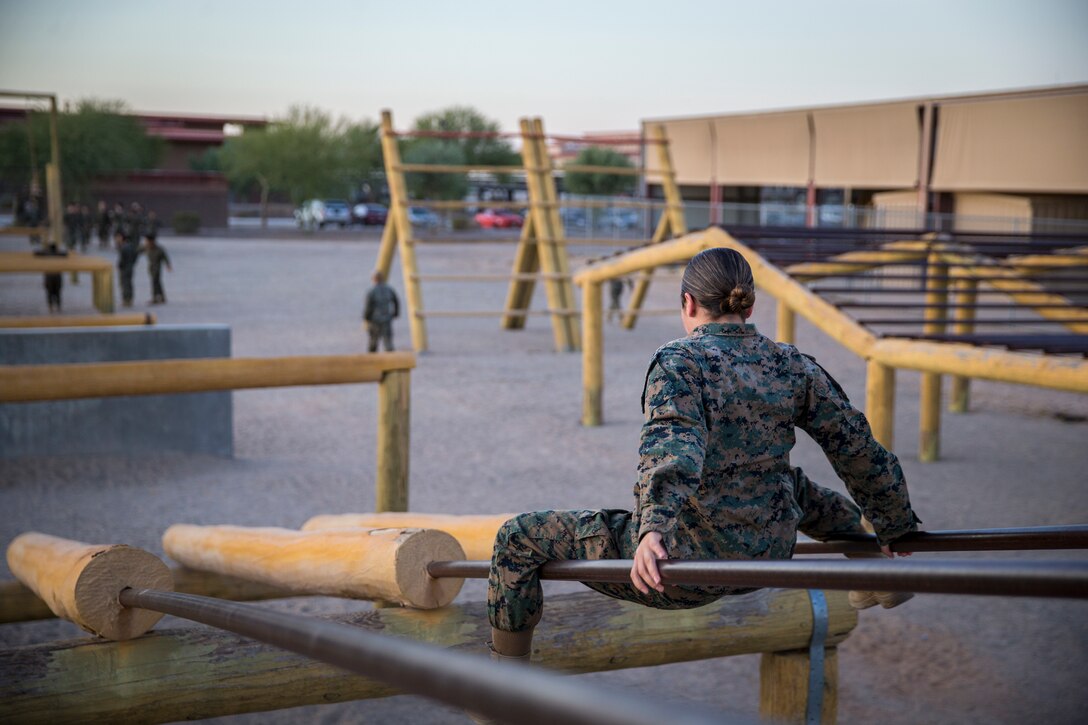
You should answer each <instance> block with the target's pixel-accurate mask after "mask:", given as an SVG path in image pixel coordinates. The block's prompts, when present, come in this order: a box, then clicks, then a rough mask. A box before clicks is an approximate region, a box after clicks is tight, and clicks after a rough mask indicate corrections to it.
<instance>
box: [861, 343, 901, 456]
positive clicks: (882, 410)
mask: <svg viewBox="0 0 1088 725" xmlns="http://www.w3.org/2000/svg"><path fill="white" fill-rule="evenodd" d="M866 368H867V375H866V378H865V417H866V418H868V420H869V426H870V427H871V428H872V431H873V437H874V438H876V440H877V442H878V443H880V444H881V445H882V446H884V447H885V448H887V449H888V450H889V451H890V450H892V444H893V443H894V441H895V368H891V367H888V366H887V365H881V364H880V363H879V362H877V361H875V360H870V361H869V362H868V363H867V366H866Z"/></svg>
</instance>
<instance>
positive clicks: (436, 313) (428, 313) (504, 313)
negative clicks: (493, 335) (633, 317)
mask: <svg viewBox="0 0 1088 725" xmlns="http://www.w3.org/2000/svg"><path fill="white" fill-rule="evenodd" d="M580 314H582V313H581V312H580V311H579V310H563V309H558V310H417V311H416V316H417V317H527V316H533V315H566V316H576V315H580Z"/></svg>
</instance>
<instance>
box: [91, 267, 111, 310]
mask: <svg viewBox="0 0 1088 725" xmlns="http://www.w3.org/2000/svg"><path fill="white" fill-rule="evenodd" d="M91 285H92V289H93V294H94V306H95V309H97V310H98V311H99V312H101V313H102V314H105V315H109V314H113V309H114V307H113V268H112V267H111V268H110V269H100V270H96V271H95V272H94V273H93V275H92V277H91Z"/></svg>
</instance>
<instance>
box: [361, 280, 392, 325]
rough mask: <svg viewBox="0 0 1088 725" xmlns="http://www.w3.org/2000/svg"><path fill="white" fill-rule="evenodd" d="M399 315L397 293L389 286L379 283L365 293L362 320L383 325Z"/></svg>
mask: <svg viewBox="0 0 1088 725" xmlns="http://www.w3.org/2000/svg"><path fill="white" fill-rule="evenodd" d="M398 315H400V303H399V302H398V301H397V293H396V292H394V291H393V288H392V287H390V286H389V285H387V284H385V283H384V282H381V283H379V284H376V285H374V286H373V287H371V288H370V291H369V292H367V293H366V305H365V306H364V307H363V319H364V320H366V321H367V322H373V323H376V324H383V323H386V322H389V321H390V320H392V319H393V318H394V317H397V316H398Z"/></svg>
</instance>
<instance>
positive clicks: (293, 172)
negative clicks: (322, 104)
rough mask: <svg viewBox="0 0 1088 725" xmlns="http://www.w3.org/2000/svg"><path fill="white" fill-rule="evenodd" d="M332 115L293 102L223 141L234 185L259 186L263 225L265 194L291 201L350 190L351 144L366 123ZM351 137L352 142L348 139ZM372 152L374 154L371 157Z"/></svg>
mask: <svg viewBox="0 0 1088 725" xmlns="http://www.w3.org/2000/svg"><path fill="white" fill-rule="evenodd" d="M357 128H358V127H352V126H350V125H349V124H348V123H347V122H345V121H343V120H340V121H333V119H332V117H331V116H329V114H327V113H325V112H324V111H321V110H319V109H316V108H311V107H304V106H293V107H292V108H291V109H290V110H289V111H288V112H287V115H286V116H285V117H284V118H282V119H279V120H276V121H273V122H272V123H270V124H269V125H268V127H267V128H265V129H251V130H248V131H246V132H244V133H243V134H242V135H241V136H236V137H234V138H232V139H230V140H228V141H227V143H226V144H224V146H223V152H222V154H221V155H220V161H221V163H222V165H223V170H224V172H225V173H226V175H227V178H228V179H229V180H230V182H231V184H232V185H233V186H234V187H235V188H236V189H238V188H244V187H246V186H248V185H249V184H251V183H253V182H256V183H257V184H259V185H260V187H261V225H262V226H265V225H267V223H268V195H269V194H270V193H271V192H277V193H282V194H285V195H287V196H289V197H290V198H291V201H292V202H294V203H295V204H299V203H301V202H303V201H304V200H306V199H309V198H314V197H323V196H342V195H349V192H350V190H351V178H352V174H353V173H358V171H357V169H358V168H359V167H358V166H357V164H356V160H355V159H354V158H352V156H351V152H350V150H351V149H358V148H362V146H363V141H362V139H363V137H364V136H365V134H366V131H365V129H363V130H355V129H357ZM349 139H351V142H350V143H349ZM371 158H372V157H371Z"/></svg>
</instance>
